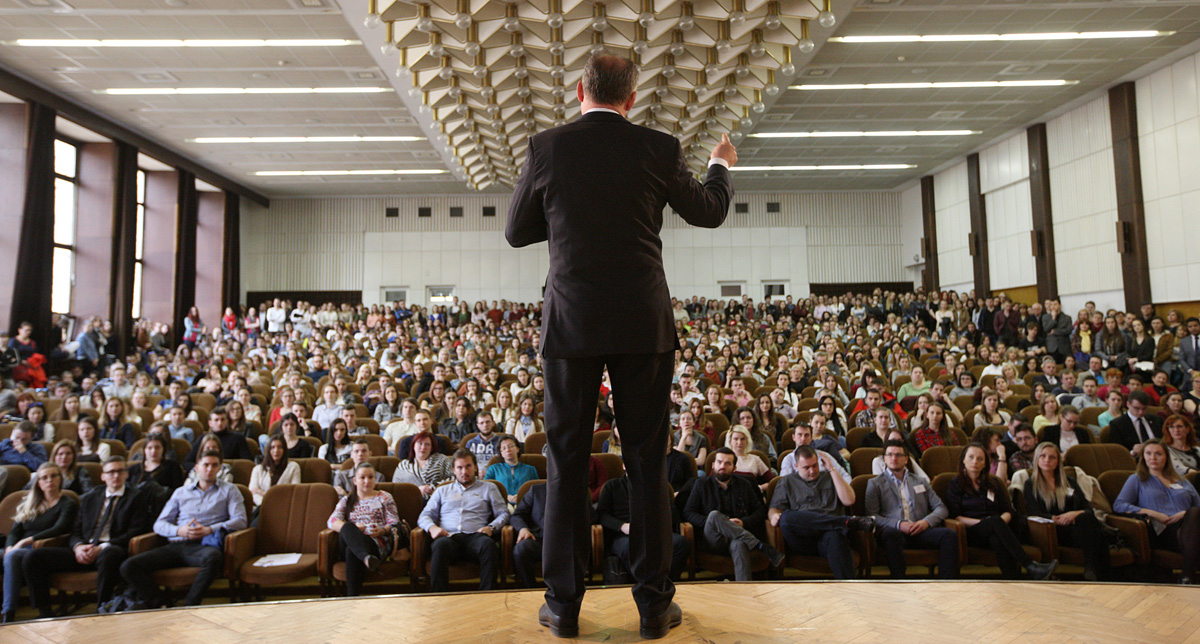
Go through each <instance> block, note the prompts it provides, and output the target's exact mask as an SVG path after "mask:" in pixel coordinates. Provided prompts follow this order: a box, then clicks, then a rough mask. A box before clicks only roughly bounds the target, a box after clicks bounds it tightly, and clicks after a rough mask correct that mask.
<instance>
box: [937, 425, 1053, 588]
mask: <svg viewBox="0 0 1200 644" xmlns="http://www.w3.org/2000/svg"><path fill="white" fill-rule="evenodd" d="M988 461H989V456H988V452H987V450H986V449H984V447H983V445H980V444H978V443H972V444H970V445H967V446H966V448H964V449H963V451H962V454H961V456H960V457H959V460H958V476H957V477H955V478H954V479H953V480H952V481H950V487H949V488H948V489H947V490H946V507H947V508H948V509H949V511H950V514H949V516H950V518H952V519H955V520H957V521H960V522H961V523H962V524H963V525H965V526H966V527H967V543H968V544H970V545H971V546H973V547H976V548H990V549H991V550H992V552H993V553H995V555H996V561H997V562H998V563H999V564H1000V571H1001V572H1002V573H1003V574H1004V578H1005V579H1017V578H1019V577H1020V576H1021V568H1022V567H1024V568H1025V571H1026V574H1027V575H1028V576H1029V578H1030V579H1046V578H1048V577H1049V576H1050V575H1051V573H1053V572H1054V568H1055V567H1057V566H1058V560H1053V561H1051V562H1049V563H1037V562H1035V561H1034V560H1033V559H1032V558H1030V556H1029V554H1028V553H1026V552H1025V549H1024V548H1022V547H1021V542H1020V541H1018V540H1017V535H1015V534H1013V531H1012V527H1010V525H1009V523H1010V522H1011V521H1012V519H1013V508H1012V503H1011V502H1010V501H1009V499H1008V491H1007V490H1006V489H1005V486H1004V483H1003V482H1001V481H1000V480H999V479H996V478H994V477H992V476H990V475H988V473H987V472H988V469H989V465H990V463H989V462H988Z"/></svg>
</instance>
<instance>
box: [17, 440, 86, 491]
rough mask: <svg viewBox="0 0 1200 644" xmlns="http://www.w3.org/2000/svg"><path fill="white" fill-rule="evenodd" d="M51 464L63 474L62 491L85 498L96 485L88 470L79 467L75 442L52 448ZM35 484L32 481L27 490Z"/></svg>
mask: <svg viewBox="0 0 1200 644" xmlns="http://www.w3.org/2000/svg"><path fill="white" fill-rule="evenodd" d="M50 462H51V463H54V464H55V465H57V466H58V471H59V472H60V473H61V474H62V489H64V490H70V491H72V492H74V493H75V494H77V495H79V496H83V495H84V494H86V493H87V491H88V490H90V489H92V486H93V485H95V481H93V480H92V476H91V475H90V474H89V473H88V471H87V469H86V468H83V467H79V448H78V447H76V446H75V441H73V440H70V439H63V440H60V441H58V442H57V443H55V444H54V447H52V448H50ZM34 483H35V481H30V482H29V484H28V485H26V486H25V489H26V490H28V489H31V488H32V487H33V484H34Z"/></svg>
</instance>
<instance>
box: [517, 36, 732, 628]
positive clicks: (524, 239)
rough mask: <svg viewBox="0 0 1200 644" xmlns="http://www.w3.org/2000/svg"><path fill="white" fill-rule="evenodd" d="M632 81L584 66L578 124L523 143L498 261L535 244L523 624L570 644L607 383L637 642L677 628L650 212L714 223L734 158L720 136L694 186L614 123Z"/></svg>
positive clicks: (660, 310)
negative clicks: (535, 430) (543, 251)
mask: <svg viewBox="0 0 1200 644" xmlns="http://www.w3.org/2000/svg"><path fill="white" fill-rule="evenodd" d="M637 78H638V70H637V66H636V65H635V64H634V63H633V62H632V61H630V60H628V59H625V58H621V57H618V56H614V55H612V54H609V53H606V52H600V53H597V54H595V55H593V56H591V57H590V58H589V59H588V60H587V63H586V64H585V65H584V69H583V78H582V80H580V81H579V84H578V86H577V88H576V93H577V95H578V97H579V103H580V111H581V112H582V114H583V116H582V117H581V118H579V119H576V120H575V121H573V122H571V123H568V124H567V125H564V126H562V127H557V128H554V129H552V130H549V131H546V132H542V133H540V134H537V135H535V136H534V137H533V138H531V139H530V141H529V147H528V148H527V150H526V153H525V167H524V168H523V169H522V171H521V177H520V179H519V180H518V182H517V186H516V190H515V192H514V194H513V198H512V201H511V203H510V206H509V211H508V226H507V228H506V230H505V237H506V238H507V239H508V242H509V244H511V245H512V246H514V247H518V248H519V247H522V246H528V245H530V244H535V243H538V242H542V241H547V240H548V241H549V250H550V270H549V275H548V276H547V278H546V284H545V301H544V304H543V310H542V325H543V326H542V334H541V353H542V358H543V366H544V373H545V376H546V406H545V418H546V433H547V454H548V457H549V458H548V460H549V472H548V474H549V476H548V482H547V495H546V529H545V532H544V539H543V541H544V546H543V568H544V570H545V572H546V575H545V580H546V586H547V590H546V603H545V605H543V606H542V608H541V610H540V611H539V612H538V621H539V622H540V623H542V624H543V625H545V626H548V627H549V628H550V631H551V633H552V634H554V635H556V636H558V637H574V636H576V635H577V634H578V632H579V622H578V616H579V608H580V605H581V604H582V602H583V593H584V581H585V577H584V574H585V569H586V564H587V558H588V555H589V546H588V531H589V529H590V528H589V526H588V513H587V511H586V510H587V503H588V498H589V497H588V489H587V473H588V467H587V464H588V457H589V454H590V452H591V440H592V426H593V422H594V420H595V412H596V392H597V391H599V390H600V383H601V377H602V375H603V373H604V370H605V368H607V369H608V373H609V376H610V378H611V382H612V389H613V397H614V399H615V400H616V401H617V402H618V403H619V404H617V405H616V415H617V422H618V423H619V424H620V426H621V447H622V452H623V454H624V460H625V467H626V471H627V473H628V475H629V482H630V486H631V494H630V499H631V502H630V508H629V510H630V520H629V524H630V530H629V545H630V547H629V559H630V569H631V572H632V573H633V577H634V580H635V584H634V587H633V597H634V601H635V602H636V603H637V607H638V612H639V613H640V615H641V634H642V637H645V638H659V637H665V636H666V635H667V633H668V632H669V631H670V629H671V627H673V626H676V625H678V624H679V623H680V621H681V619H682V615H681V611H680V609H679V606H678V605H677V604H675V603H674V602H672V599H673V598H674V595H675V587H674V585H673V584H672V583H671V581H670V579H669V578H668V575H667V573H668V567H669V563H670V560H671V530H670V525H669V523H670V516H671V513H670V511H669V504H670V494H669V492H668V489H667V476H666V453H667V448H668V441H669V431H670V428H669V426H668V417H667V411H668V403H669V401H670V392H671V379H672V375H673V373H674V352H675V350H676V349H678V348H679V345H678V342H677V341H676V337H675V319H674V316H673V315H672V312H671V294H670V292H669V291H668V290H667V280H666V274H665V272H664V270H663V262H662V240H661V239H660V238H659V230H661V229H662V226H663V208H664V207H666V206H667V205H670V206H671V209H672V210H673V211H674V212H676V213H678V214H679V216H681V217H683V219H684V220H685V221H687V222H688V223H690V224H693V225H696V226H702V227H705V228H716V227H717V226H720V225H721V223H722V222H723V221H724V220H725V215H726V213H727V212H728V209H729V202H730V200H731V199H732V198H733V187H732V182H731V180H730V175H729V166H731V165H733V164H734V163H736V162H737V151H736V150H735V149H734V147H733V145H732V144H731V143H730V142H729V140H728V137H723V138H722V140H721V142H720V143H718V144H717V145H716V147H714V148H713V151H712V155H711V158H710V159H709V162H708V172H707V175H706V177H705V180H704V182H703V183H700V182H699V181H697V180H696V179H695V178H694V177H693V175H692V170H691V168H689V167H688V163H687V161H688V159H687V156H686V155H685V154H684V151H683V147H682V146H681V145H680V143H679V141H678V140H677V139H675V138H674V137H673V136H671V135H669V134H664V133H662V132H657V131H655V130H651V129H649V128H644V127H640V126H637V125H634V124H633V123H630V122H629V121H628V120H626V114H627V113H628V112H629V110H630V109H632V108H633V104H634V101H635V100H636V98H637V92H636V91H635V90H636V88H637Z"/></svg>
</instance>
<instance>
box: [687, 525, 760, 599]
mask: <svg viewBox="0 0 1200 644" xmlns="http://www.w3.org/2000/svg"><path fill="white" fill-rule="evenodd" d="M698 536H699V537H700V541H701V543H702V544H703V546H702V549H703V550H705V551H707V552H713V553H716V554H722V555H724V554H728V555H729V557H730V558H731V559H733V578H734V579H735V580H736V581H750V580H751V572H750V551H751V550H757V549H758V548H759V546H760V545H761V542H760V541H759V540H758V537H756V536H754V535H753V534H751V533H750V531H749V530H747V529H746V528H744V527H742V526H740V525H738V524H736V523H734V522H732V521H730V520H729V517H727V516H725V515H724V514H721V513H720V512H718V511H717V510H713V511H712V512H709V513H708V519H707V520H706V521H705V522H704V531H703V532H702V533H701V534H700V535H698Z"/></svg>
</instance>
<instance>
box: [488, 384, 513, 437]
mask: <svg viewBox="0 0 1200 644" xmlns="http://www.w3.org/2000/svg"><path fill="white" fill-rule="evenodd" d="M516 415H517V406H516V405H515V404H513V395H512V392H511V391H509V390H508V387H500V388H499V389H497V390H496V407H495V408H493V409H492V418H493V419H494V420H495V421H496V426H497V427H504V428H507V427H508V421H510V420H512V419H513V418H516Z"/></svg>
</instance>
